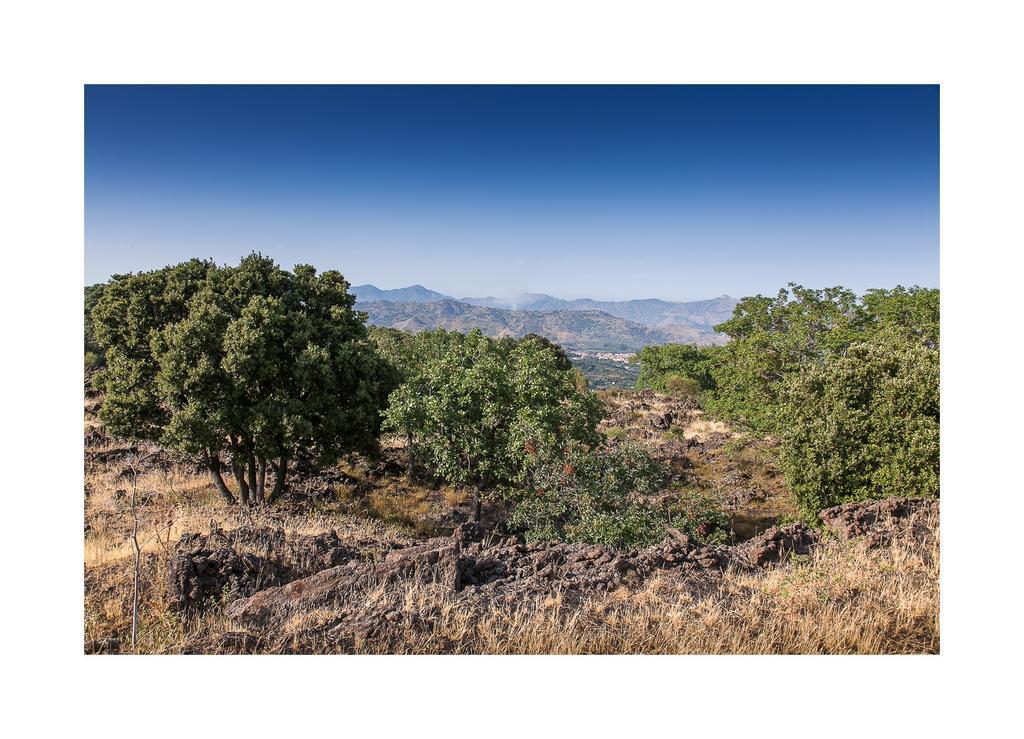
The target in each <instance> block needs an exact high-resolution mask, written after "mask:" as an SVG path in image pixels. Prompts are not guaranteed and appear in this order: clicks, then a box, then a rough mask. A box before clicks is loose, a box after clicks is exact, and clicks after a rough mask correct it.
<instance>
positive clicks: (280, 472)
mask: <svg viewBox="0 0 1024 739" xmlns="http://www.w3.org/2000/svg"><path fill="white" fill-rule="evenodd" d="M276 472H277V479H276V480H274V489H273V490H272V491H271V493H270V497H269V498H268V499H267V503H273V502H274V501H275V500H277V499H278V498H280V497H281V496H282V495H283V494H284V484H285V478H287V477H288V457H281V462H280V463H279V464H278V465H277V470H276Z"/></svg>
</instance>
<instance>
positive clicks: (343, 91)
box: [85, 86, 939, 300]
mask: <svg viewBox="0 0 1024 739" xmlns="http://www.w3.org/2000/svg"><path fill="white" fill-rule="evenodd" d="M85 95H86V121H85V124H86V125H85V154H86V158H85V165H86V166H85V183H86V188H85V195H86V209H85V215H86V224H85V225H86V229H85V233H86V265H85V276H86V281H87V283H91V282H96V281H100V280H104V279H106V278H108V277H109V276H110V275H111V274H116V273H121V272H129V271H138V270H143V269H152V268H156V267H161V266H163V265H166V264H171V263H174V262H179V261H182V260H184V259H188V258H190V257H193V256H198V257H210V258H213V259H215V260H217V261H218V262H237V261H238V259H239V258H241V257H242V256H244V255H245V254H247V253H249V252H250V251H261V252H263V253H264V254H268V255H270V256H272V257H274V258H275V259H276V260H277V261H278V262H279V263H281V264H282V265H283V266H286V267H291V266H292V265H294V264H296V263H302V262H305V263H311V264H314V265H316V266H317V267H320V268H324V269H326V268H334V269H339V270H341V272H343V273H344V274H345V276H346V277H347V278H348V279H349V280H350V281H351V282H352V283H353V284H360V283H364V282H371V283H373V284H375V285H377V286H378V287H383V288H391V287H404V286H406V285H410V284H413V283H420V284H423V285H426V286H427V287H430V288H433V289H435V290H440V291H442V292H445V293H448V294H451V295H455V296H458V297H463V296H483V295H499V296H505V295H511V294H515V293H518V292H525V291H532V292H546V293H551V294H554V295H557V296H560V297H568V298H574V297H594V298H598V299H629V298H644V297H660V298H665V299H674V300H689V299H699V298H705V297H713V296H716V295H720V294H723V293H727V294H730V295H733V296H735V297H740V296H743V295H750V294H754V293H758V292H761V293H773V292H774V291H775V290H776V289H778V288H779V287H781V286H784V285H785V284H786V283H787V282H790V281H795V282H800V283H802V284H804V285H807V286H814V287H823V286H826V285H834V284H842V285H846V286H847V287H851V288H854V289H856V290H858V291H861V290H864V289H867V288H869V287H891V286H893V285H896V284H904V285H913V284H918V285H926V286H938V269H939V251H938V248H939V230H938V229H939V211H938V203H939V190H938V177H939V138H938V136H939V93H938V87H936V86H511V87H509V86H483V87H478V86H420V87H417V86H327V87H324V86H140V87H137V86H87V87H86V93H85Z"/></svg>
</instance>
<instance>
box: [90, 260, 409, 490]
mask: <svg viewBox="0 0 1024 739" xmlns="http://www.w3.org/2000/svg"><path fill="white" fill-rule="evenodd" d="M348 287H349V285H348V283H347V282H346V281H345V279H344V278H343V277H342V275H341V274H340V273H338V272H336V271H326V272H323V273H320V274H317V272H316V270H315V269H314V268H313V267H310V266H306V265H300V266H297V267H296V268H295V269H294V271H292V272H289V271H286V270H283V269H281V268H280V267H278V266H277V265H276V264H274V262H273V261H272V260H270V259H269V258H267V257H264V256H262V255H258V254H253V255H250V256H249V257H246V258H245V259H243V260H242V261H241V263H240V264H239V265H238V266H237V267H218V266H217V265H215V264H214V263H212V262H208V261H201V260H192V261H189V262H185V263H183V264H179V265H175V266H172V267H166V268H164V269H160V270H155V271H152V272H143V273H138V274H129V275H119V276H116V277H114V278H113V279H112V280H111V281H110V282H109V283H108V284H107V285H106V287H105V289H104V291H103V294H102V297H100V299H99V300H98V302H97V304H96V306H95V308H94V309H93V311H92V319H93V324H94V333H95V339H96V341H97V343H98V345H99V346H101V347H102V348H103V349H104V351H105V358H106V365H105V367H104V368H103V370H101V372H100V373H98V375H97V378H96V384H97V387H98V388H99V389H101V390H104V391H105V393H106V395H105V398H104V402H103V406H102V408H101V411H100V416H101V418H102V420H103V421H104V423H105V424H106V425H107V427H108V428H109V429H110V431H111V432H112V433H114V434H116V435H120V436H126V437H131V438H136V439H146V440H152V441H157V442H160V443H161V444H164V445H166V446H168V447H171V448H174V449H177V450H179V451H182V452H185V453H189V454H195V455H199V456H200V457H202V458H203V459H205V460H206V461H207V463H208V464H209V466H210V471H211V474H212V476H213V479H214V482H215V483H216V484H217V488H218V490H220V492H221V494H222V495H223V497H224V498H225V499H226V500H229V501H230V502H234V501H235V497H234V495H233V494H232V493H231V491H230V490H229V489H228V487H227V486H226V485H225V483H224V481H223V478H222V476H221V462H220V456H221V454H224V455H226V458H227V461H228V464H229V466H230V468H231V470H232V472H233V473H234V477H235V480H236V482H237V484H238V489H239V495H240V498H241V500H242V502H244V503H250V504H256V503H260V502H263V501H272V500H274V499H276V498H277V497H279V496H280V495H281V494H282V492H283V490H284V484H285V480H286V477H287V470H288V463H289V461H290V460H292V459H294V458H295V456H296V455H297V454H300V453H303V454H311V455H315V456H316V457H318V458H320V459H322V460H327V461H330V460H334V459H336V458H337V457H338V456H339V455H342V454H344V453H347V452H351V451H362V450H370V449H373V448H374V446H375V444H376V440H377V437H378V433H379V429H380V410H381V408H382V407H383V405H384V403H385V399H386V397H387V394H388V393H389V392H390V391H391V389H392V388H393V386H394V383H395V373H394V370H393V369H392V368H391V367H390V366H389V365H388V364H387V363H386V362H385V361H383V360H382V359H381V358H380V356H379V355H378V353H377V352H376V349H375V347H374V345H373V343H372V342H371V341H370V340H369V338H368V335H367V330H366V327H365V325H364V317H363V316H362V315H361V314H359V313H357V312H356V311H355V310H354V309H353V304H354V302H355V298H354V296H353V295H351V294H350V293H349V292H348ZM268 469H269V470H270V471H271V472H272V474H273V476H274V487H273V489H272V491H271V492H270V493H269V494H268V493H267V491H266V487H267V486H266V480H267V476H268Z"/></svg>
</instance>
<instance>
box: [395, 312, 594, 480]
mask: <svg viewBox="0 0 1024 739" xmlns="http://www.w3.org/2000/svg"><path fill="white" fill-rule="evenodd" d="M375 340H377V341H378V345H381V343H383V342H384V340H387V342H389V343H390V344H391V345H393V346H395V347H398V348H397V349H396V350H395V351H396V352H397V354H398V355H399V356H398V357H397V359H396V360H393V361H397V362H398V363H399V366H400V368H401V371H402V374H403V376H404V382H403V383H402V385H401V386H400V387H399V388H398V389H397V390H395V391H394V392H393V393H392V394H391V396H390V398H389V403H388V408H387V410H386V412H385V414H384V421H385V427H386V428H387V429H388V430H390V431H392V432H394V433H398V434H401V435H403V436H404V437H405V438H406V441H407V443H408V448H409V452H410V468H411V467H412V463H413V462H414V461H415V462H418V463H419V464H421V465H423V466H424V467H426V468H427V470H428V471H429V472H430V473H431V474H432V475H433V476H434V477H435V478H437V479H440V480H444V481H446V482H450V483H453V484H466V485H472V486H474V487H476V488H485V487H494V486H497V485H511V484H519V483H522V482H523V481H524V480H525V479H526V474H527V470H528V467H529V465H530V454H531V450H534V451H536V450H538V449H547V448H550V447H552V446H554V445H556V444H559V443H564V442H565V441H569V440H573V441H578V442H581V443H584V444H587V445H593V444H597V443H598V442H599V441H600V435H599V434H598V433H597V424H598V422H599V421H600V419H601V404H600V402H599V401H598V399H597V397H596V396H595V395H594V394H593V393H591V392H589V391H588V390H587V389H586V387H585V383H581V382H580V376H579V373H578V372H577V371H576V370H575V369H574V368H573V366H572V364H570V363H569V361H568V359H567V358H566V357H565V353H564V352H563V351H562V350H561V349H560V348H559V347H558V346H556V345H553V344H551V342H549V341H547V340H546V339H542V338H540V337H535V336H526V337H524V338H522V339H519V340H515V339H492V338H489V337H487V336H484V335H483V334H482V333H481V332H480V331H479V330H474V331H471V332H470V333H468V334H461V333H456V332H447V331H443V330H439V331H428V332H422V333H420V334H417V335H415V336H408V337H407V338H401V337H397V336H395V335H391V334H379V335H378V336H377V337H376V338H375ZM382 351H384V353H385V356H389V350H386V349H382Z"/></svg>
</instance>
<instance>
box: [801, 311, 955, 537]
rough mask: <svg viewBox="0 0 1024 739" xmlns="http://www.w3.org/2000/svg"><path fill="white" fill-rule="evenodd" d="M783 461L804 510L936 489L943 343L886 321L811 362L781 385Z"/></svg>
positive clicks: (932, 492) (925, 493)
mask: <svg viewBox="0 0 1024 739" xmlns="http://www.w3.org/2000/svg"><path fill="white" fill-rule="evenodd" d="M784 402H785V417H786V419H787V427H786V431H785V433H784V437H783V446H782V455H781V458H782V469H783V471H784V473H785V475H786V480H787V482H788V484H789V486H790V488H791V489H792V491H793V493H794V494H795V495H796V498H797V500H798V502H799V503H800V506H801V508H802V509H803V511H804V513H805V515H807V516H808V517H809V518H813V517H814V516H816V515H817V513H818V512H819V511H821V510H822V509H824V508H828V507H830V506H834V505H838V504H840V503H845V502H848V501H858V500H868V499H875V498H884V497H888V496H894V495H900V496H903V495H906V496H913V497H935V496H937V495H938V494H939V353H938V351H936V350H934V349H929V348H927V347H926V346H924V345H923V344H922V343H920V342H913V341H907V338H906V336H905V335H904V334H902V333H900V332H898V331H888V332H883V333H879V334H877V335H875V336H873V337H872V338H871V339H870V340H868V341H865V342H861V343H856V344H853V345H852V346H850V347H849V348H848V349H847V350H846V351H845V352H844V353H842V354H836V355H833V356H831V357H829V358H828V359H827V360H826V361H825V362H824V363H822V364H819V365H813V366H809V367H807V368H806V369H805V370H804V371H803V372H801V373H800V374H799V375H798V376H797V377H795V378H793V380H792V381H791V382H790V383H789V384H788V385H787V388H786V390H785V398H784Z"/></svg>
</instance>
